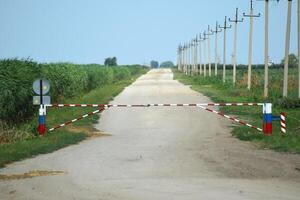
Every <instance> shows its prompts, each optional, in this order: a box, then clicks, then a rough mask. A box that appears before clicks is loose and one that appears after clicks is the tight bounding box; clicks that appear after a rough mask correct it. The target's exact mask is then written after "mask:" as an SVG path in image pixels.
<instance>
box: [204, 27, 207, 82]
mask: <svg viewBox="0 0 300 200" xmlns="http://www.w3.org/2000/svg"><path fill="white" fill-rule="evenodd" d="M203 36H204V37H203V42H204V44H203V52H204V55H203V73H204V77H205V76H206V60H205V58H206V43H205V40H207V37H205V36H206V32H205V31H204V32H203Z"/></svg>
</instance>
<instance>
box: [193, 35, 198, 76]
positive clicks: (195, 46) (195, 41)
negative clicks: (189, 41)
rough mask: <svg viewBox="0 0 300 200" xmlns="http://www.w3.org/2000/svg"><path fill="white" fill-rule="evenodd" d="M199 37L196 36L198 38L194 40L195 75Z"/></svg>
mask: <svg viewBox="0 0 300 200" xmlns="http://www.w3.org/2000/svg"><path fill="white" fill-rule="evenodd" d="M197 37H198V35H196V38H195V39H194V74H197V73H196V72H197V70H196V69H197V68H196V67H197V39H198V38H197Z"/></svg>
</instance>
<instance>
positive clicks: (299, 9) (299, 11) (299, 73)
mask: <svg viewBox="0 0 300 200" xmlns="http://www.w3.org/2000/svg"><path fill="white" fill-rule="evenodd" d="M299 59H300V0H298V98H299V99H300V61H299Z"/></svg>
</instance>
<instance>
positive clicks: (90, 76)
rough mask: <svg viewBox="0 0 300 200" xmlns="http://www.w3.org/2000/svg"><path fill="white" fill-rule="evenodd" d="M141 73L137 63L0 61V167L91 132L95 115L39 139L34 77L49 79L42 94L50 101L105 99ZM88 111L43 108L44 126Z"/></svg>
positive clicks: (76, 140)
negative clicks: (34, 101) (48, 84)
mask: <svg viewBox="0 0 300 200" xmlns="http://www.w3.org/2000/svg"><path fill="white" fill-rule="evenodd" d="M146 71H147V69H144V68H143V67H141V66H138V65H132V66H115V67H105V66H101V65H98V64H90V65H76V64H72V63H49V64H45V63H37V62H34V61H32V60H18V59H9V60H0V167H3V166H4V165H5V164H7V163H10V162H12V161H16V160H20V159H23V158H27V157H31V156H34V155H37V154H40V153H48V152H52V151H54V150H56V149H59V148H62V147H65V146H67V145H70V144H74V143H77V142H79V141H81V140H83V139H85V138H86V137H89V136H93V135H95V134H94V133H95V130H94V129H93V123H95V122H96V121H97V119H98V117H99V115H95V116H92V117H90V118H87V119H84V120H81V121H79V122H78V123H76V124H74V125H71V126H68V127H64V128H62V129H60V130H57V131H54V132H51V133H47V134H46V136H44V137H39V136H38V134H37V126H38V109H39V106H34V105H33V101H32V96H33V95H35V94H34V92H33V90H32V83H33V81H34V80H35V79H37V78H40V77H42V78H46V79H48V80H49V82H50V85H51V89H50V93H49V94H48V95H50V96H51V101H52V102H53V103H108V102H109V101H110V100H111V99H112V98H113V97H114V96H116V95H117V94H118V93H120V92H121V91H122V90H123V89H124V88H125V87H126V86H127V85H129V84H131V83H132V82H133V81H134V80H135V79H136V78H137V77H139V76H140V75H141V74H143V73H145V72H146ZM92 110H93V108H68V109H65V108H61V109H48V111H47V116H46V122H47V124H46V125H47V127H48V128H50V127H52V126H54V125H57V124H60V123H63V122H65V121H68V120H71V119H73V118H77V117H79V116H81V115H83V114H86V113H88V112H91V111H92Z"/></svg>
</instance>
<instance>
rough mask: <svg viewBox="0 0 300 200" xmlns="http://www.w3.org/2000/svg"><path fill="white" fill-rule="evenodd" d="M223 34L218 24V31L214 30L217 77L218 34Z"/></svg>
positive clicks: (216, 73) (216, 72)
mask: <svg viewBox="0 0 300 200" xmlns="http://www.w3.org/2000/svg"><path fill="white" fill-rule="evenodd" d="M220 32H222V29H219V25H218V22H216V29H215V30H213V33H214V34H215V76H217V75H218V63H219V61H218V33H220Z"/></svg>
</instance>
